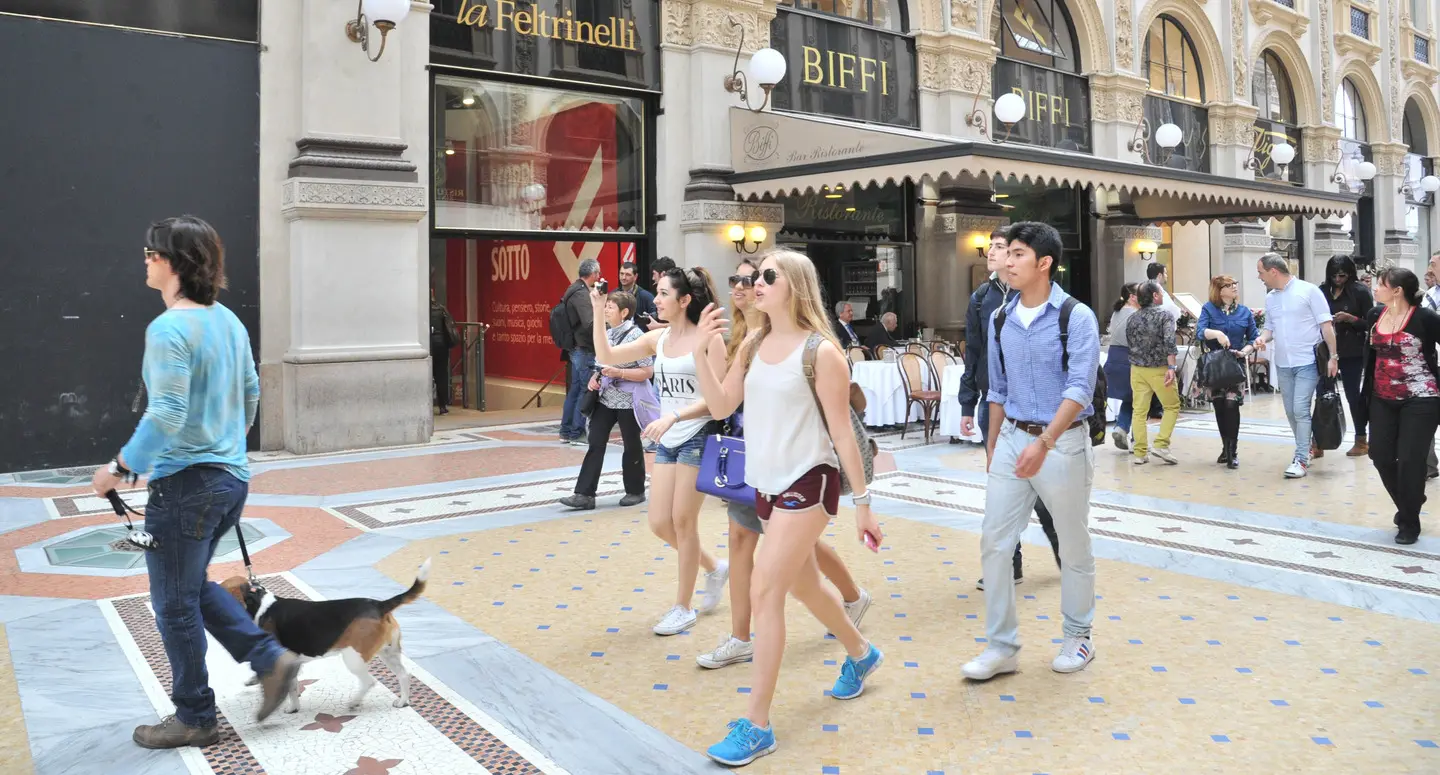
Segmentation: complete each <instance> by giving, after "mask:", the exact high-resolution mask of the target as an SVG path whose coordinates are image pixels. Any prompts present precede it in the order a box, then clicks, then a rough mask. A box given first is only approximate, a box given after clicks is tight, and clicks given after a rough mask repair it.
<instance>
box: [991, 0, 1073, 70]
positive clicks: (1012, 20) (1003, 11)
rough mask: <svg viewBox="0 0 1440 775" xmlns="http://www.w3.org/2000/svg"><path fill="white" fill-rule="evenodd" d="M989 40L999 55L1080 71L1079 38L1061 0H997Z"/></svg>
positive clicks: (1068, 12) (1055, 67)
mask: <svg viewBox="0 0 1440 775" xmlns="http://www.w3.org/2000/svg"><path fill="white" fill-rule="evenodd" d="M991 7H992V8H994V9H995V11H994V13H993V14H992V15H991V17H990V39H991V40H993V41H995V44H996V45H997V46H999V47H1000V56H1002V57H1005V58H1006V59H1014V60H1017V61H1020V62H1025V63H1027V64H1032V65H1040V66H1041V67H1048V68H1051V69H1053V70H1061V71H1063V72H1067V73H1076V74H1079V73H1080V72H1082V71H1081V68H1080V40H1079V39H1078V38H1077V37H1075V25H1074V23H1073V22H1071V20H1070V11H1069V10H1068V9H1067V8H1066V7H1065V3H1063V2H1061V0H996V2H995V3H994V5H992V6H991Z"/></svg>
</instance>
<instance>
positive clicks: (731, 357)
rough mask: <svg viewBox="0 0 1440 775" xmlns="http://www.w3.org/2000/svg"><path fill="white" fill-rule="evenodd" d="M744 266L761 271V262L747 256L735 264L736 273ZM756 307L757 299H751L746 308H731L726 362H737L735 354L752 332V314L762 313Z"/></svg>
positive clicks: (726, 344)
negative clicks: (750, 318)
mask: <svg viewBox="0 0 1440 775" xmlns="http://www.w3.org/2000/svg"><path fill="white" fill-rule="evenodd" d="M742 266H748V267H750V268H751V269H753V270H755V271H756V272H759V271H760V262H759V261H755V260H752V259H749V258H747V259H745V260H744V261H741V262H740V263H739V264H737V265H736V266H735V273H736V274H737V275H738V274H740V267H742ZM751 288H752V293H753V288H754V286H753V285H752V286H751ZM754 307H755V300H754V299H751V300H750V303H749V304H748V305H746V307H745V309H743V310H742V309H732V310H730V312H731V314H730V341H728V342H726V343H725V362H726V363H727V364H734V363H735V356H736V355H738V354H739V353H740V347H741V345H743V344H745V337H746V335H748V334H749V333H750V320H749V317H750V316H751V315H758V314H761V313H760V311H759V310H756V309H754Z"/></svg>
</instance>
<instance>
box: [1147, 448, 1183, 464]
mask: <svg viewBox="0 0 1440 775" xmlns="http://www.w3.org/2000/svg"><path fill="white" fill-rule="evenodd" d="M1150 454H1151V455H1152V456H1154V457H1157V458H1159V459H1161V460H1163V461H1165V462H1166V463H1169V464H1170V465H1172V466H1173V465H1179V464H1180V459H1179V458H1177V457H1175V456H1174V455H1173V454H1171V453H1170V448H1169V447H1156V448H1154V449H1152V450H1150Z"/></svg>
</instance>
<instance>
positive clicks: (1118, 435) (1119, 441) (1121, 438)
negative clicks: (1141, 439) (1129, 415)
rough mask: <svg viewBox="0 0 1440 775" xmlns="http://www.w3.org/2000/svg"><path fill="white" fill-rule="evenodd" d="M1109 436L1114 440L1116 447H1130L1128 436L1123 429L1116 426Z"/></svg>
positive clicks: (1125, 448) (1127, 448) (1124, 448)
mask: <svg viewBox="0 0 1440 775" xmlns="http://www.w3.org/2000/svg"><path fill="white" fill-rule="evenodd" d="M1110 438H1111V440H1113V441H1114V442H1115V446H1116V447H1119V448H1120V449H1123V450H1129V449H1130V437H1129V436H1126V435H1125V431H1122V430H1120V429H1119V428H1116V429H1115V432H1114V433H1111V434H1110Z"/></svg>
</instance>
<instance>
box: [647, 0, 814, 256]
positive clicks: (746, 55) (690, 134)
mask: <svg viewBox="0 0 1440 775" xmlns="http://www.w3.org/2000/svg"><path fill="white" fill-rule="evenodd" d="M661 14H662V20H661V34H662V42H661V46H660V48H661V65H662V68H663V70H664V73H665V93H664V95H663V96H662V97H661V105H662V107H663V109H664V111H665V112H664V114H663V115H661V116H660V117H659V119H658V121H657V135H658V136H657V137H656V139H655V142H656V144H657V147H656V154H657V158H659V159H661V160H662V163H661V164H660V166H659V169H658V170H657V171H656V178H657V181H656V182H657V189H658V206H657V207H656V212H657V213H658V214H661V215H664V216H665V220H663V221H661V222H660V223H658V224H657V225H656V234H655V239H656V248H657V253H656V254H657V255H662V256H663V255H668V256H670V257H671V258H674V259H675V261H676V262H677V263H679V264H683V265H693V264H696V263H701V264H703V263H704V262H705V260H708V259H702V260H701V261H695V260H692V259H690V258H689V257H688V256H687V255H686V249H687V248H688V247H689V245H690V244H691V239H690V237H689V236H688V234H689V232H687V231H686V230H685V228H684V226H683V225H682V221H683V220H684V218H683V217H682V215H681V213H680V209H681V205H680V203H681V202H683V201H686V200H687V196H686V187H687V186H688V185H689V184H690V176H689V171H690V170H694V169H700V168H707V169H709V168H721V167H729V165H730V116H729V111H730V108H731V107H732V106H734V105H739V104H741V102H740V98H739V95H736V94H731V93H730V92H727V91H726V90H725V85H724V84H725V77H726V76H728V75H730V74H731V73H732V72H734V68H735V51H736V49H737V47H738V48H740V49H741V55H740V62H739V67H740V70H741V71H742V72H744V71H745V70H746V68H747V67H748V66H749V61H750V55H751V54H753V53H755V52H756V51H757V50H759V49H761V48H764V47H766V46H768V45H770V20H772V19H774V18H775V0H667V2H665V3H663V4H662V5H661ZM731 19H734V20H735V21H738V22H740V24H741V27H740V28H736V27H734V26H732V25H731V23H730V20H731ZM742 31H743V35H744V42H743V46H742V43H741V34H742ZM787 64H788V69H789V70H790V72H791V75H790V77H792V78H793V77H795V76H794V72H795V69H796V66H797V63H795V62H789V63H787ZM749 92H750V93H749V97H750V103H751V104H752V105H753V106H755V107H759V106H760V104H761V102H762V101H763V100H764V98H765V95H764V93H763V92H761V91H760V88H759V87H758V86H755V85H753V84H752V85H751V86H750V89H749ZM722 238H723V235H722ZM726 244H727V245H728V244H729V243H726ZM727 276H728V274H727Z"/></svg>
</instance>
